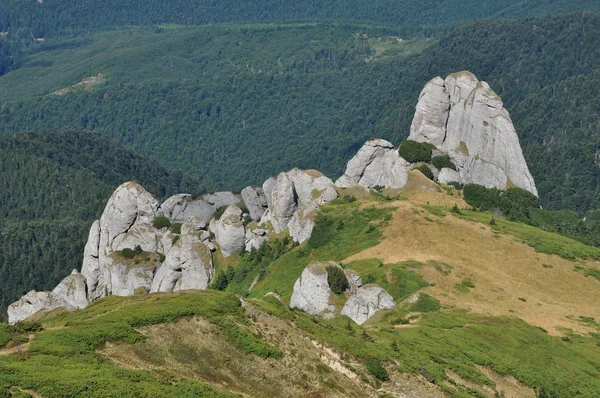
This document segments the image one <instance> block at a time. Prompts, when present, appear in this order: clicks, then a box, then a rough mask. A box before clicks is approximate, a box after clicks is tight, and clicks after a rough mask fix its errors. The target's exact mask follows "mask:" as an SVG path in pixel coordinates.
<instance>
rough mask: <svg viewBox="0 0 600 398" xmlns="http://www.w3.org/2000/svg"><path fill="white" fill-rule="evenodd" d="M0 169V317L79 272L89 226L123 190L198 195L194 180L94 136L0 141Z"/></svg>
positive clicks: (67, 134)
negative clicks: (130, 184) (137, 186)
mask: <svg viewBox="0 0 600 398" xmlns="http://www.w3.org/2000/svg"><path fill="white" fill-rule="evenodd" d="M0 169H1V170H2V172H1V173H0V185H2V187H3V189H2V190H1V192H0V203H1V204H2V205H1V206H0V308H2V312H4V309H5V308H6V306H7V305H8V304H9V303H11V302H12V301H14V300H16V299H18V297H19V296H20V295H21V294H23V293H24V292H25V291H28V290H30V289H38V290H47V289H52V287H53V286H55V285H56V283H58V282H59V281H60V280H61V279H62V278H64V277H65V276H66V275H68V274H69V273H70V272H71V270H72V269H73V268H79V267H80V265H81V258H82V257H81V256H82V253H83V246H84V245H85V242H86V239H87V231H88V229H89V226H90V225H91V223H92V221H93V220H95V219H97V218H98V217H99V216H100V214H101V213H102V210H103V209H104V206H105V204H106V200H107V199H108V197H110V195H111V193H112V192H113V190H114V189H115V188H116V187H117V186H118V185H120V184H122V183H123V182H125V181H130V180H137V181H139V182H140V183H141V184H143V185H144V186H145V187H146V188H147V189H148V190H149V191H150V192H152V193H153V194H155V195H157V197H159V198H165V197H168V196H170V195H172V194H175V193H180V192H191V193H196V192H202V187H201V185H200V184H199V182H198V181H197V180H195V179H193V178H191V177H188V176H187V175H186V174H183V173H181V172H178V171H171V170H168V169H166V168H164V167H162V166H160V165H159V164H158V163H157V162H156V161H154V160H152V159H150V158H147V157H144V156H139V155H136V154H134V153H133V152H131V151H130V150H128V149H126V148H125V147H123V146H122V145H121V144H119V143H117V142H115V141H112V140H110V139H109V138H107V137H105V136H101V135H99V134H94V133H81V132H52V133H38V134H18V135H5V136H2V137H0Z"/></svg>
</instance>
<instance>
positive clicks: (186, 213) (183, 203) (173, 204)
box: [159, 192, 241, 223]
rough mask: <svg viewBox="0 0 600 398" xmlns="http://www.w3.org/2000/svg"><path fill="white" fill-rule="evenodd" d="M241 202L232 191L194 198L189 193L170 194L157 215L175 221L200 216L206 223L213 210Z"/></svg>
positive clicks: (213, 212)
mask: <svg viewBox="0 0 600 398" xmlns="http://www.w3.org/2000/svg"><path fill="white" fill-rule="evenodd" d="M239 202H241V198H240V197H239V196H238V195H236V194H234V193H232V192H216V193H213V194H207V195H202V196H201V197H198V198H194V197H193V196H192V195H190V194H178V195H174V196H171V197H170V198H168V199H167V200H165V201H164V203H163V204H162V205H161V206H160V210H159V215H161V216H164V217H167V218H168V219H170V220H172V221H175V222H184V221H187V220H189V219H190V218H192V217H200V219H202V220H203V221H204V222H206V223H208V222H209V221H210V219H211V217H212V216H213V214H215V212H216V211H217V210H218V209H219V208H221V207H224V206H231V205H234V204H237V203H239Z"/></svg>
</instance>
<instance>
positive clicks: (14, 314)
mask: <svg viewBox="0 0 600 398" xmlns="http://www.w3.org/2000/svg"><path fill="white" fill-rule="evenodd" d="M57 308H65V309H67V310H69V311H75V310H76V309H77V308H76V307H73V306H71V305H70V304H69V303H67V302H66V301H65V300H63V299H62V298H61V297H59V296H57V295H56V294H54V293H52V292H36V291H35V290H32V291H30V292H29V293H27V294H26V295H24V296H23V297H21V299H20V300H19V301H16V302H14V303H12V304H11V305H9V306H8V323H10V324H15V323H17V322H21V321H23V320H25V319H27V318H29V317H30V316H32V315H33V314H35V313H36V312H38V311H40V310H48V311H52V310H54V309H57Z"/></svg>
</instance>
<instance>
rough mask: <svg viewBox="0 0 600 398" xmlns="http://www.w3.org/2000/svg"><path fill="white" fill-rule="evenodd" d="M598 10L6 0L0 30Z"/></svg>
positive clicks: (405, 3) (561, 1)
mask: <svg viewBox="0 0 600 398" xmlns="http://www.w3.org/2000/svg"><path fill="white" fill-rule="evenodd" d="M578 10H587V11H595V12H598V11H600V5H599V4H598V3H597V2H595V1H592V0H582V1H577V2H573V1H567V0H549V1H539V0H538V1H530V0H496V1H492V0H467V1H464V0H462V1H461V0H446V1H439V0H426V1H423V0H402V1H388V0H375V1H372V2H368V3H367V2H364V1H358V0H334V1H326V2H323V1H315V0H299V1H289V0H287V1H265V0H249V1H244V2H241V3H240V2H238V1H235V0H223V1H209V0H200V1H198V0H174V1H168V2H165V1H161V0H150V1H141V0H126V1H123V0H98V1H94V2H92V1H81V0H61V1H37V0H4V1H3V2H2V8H1V9H0V31H11V30H16V29H21V28H25V29H29V30H30V31H31V34H32V35H33V36H34V37H44V36H51V35H57V34H59V35H64V34H66V33H69V32H82V31H88V30H95V29H103V28H107V27H116V26H131V25H137V26H140V25H155V24H166V23H170V24H187V25H199V24H215V23H222V22H230V23H231V22H234V23H257V22H271V23H273V22H276V23H282V22H283V23H285V22H298V21H336V22H354V23H356V22H361V23H372V24H373V23H375V24H387V25H395V26H398V25H404V26H408V25H412V26H423V25H448V24H457V23H461V22H466V21H469V20H474V19H479V18H492V17H509V18H510V17H512V18H515V17H525V16H541V15H548V14H553V13H557V12H569V11H578Z"/></svg>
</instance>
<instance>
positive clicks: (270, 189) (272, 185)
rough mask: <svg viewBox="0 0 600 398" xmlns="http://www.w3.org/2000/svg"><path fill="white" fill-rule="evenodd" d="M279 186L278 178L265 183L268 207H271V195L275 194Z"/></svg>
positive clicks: (263, 187)
mask: <svg viewBox="0 0 600 398" xmlns="http://www.w3.org/2000/svg"><path fill="white" fill-rule="evenodd" d="M276 185H277V178H275V177H269V178H268V179H267V181H265V182H264V183H263V186H262V189H263V192H264V194H265V198H266V199H267V206H271V193H272V192H273V188H275V186H276Z"/></svg>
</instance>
